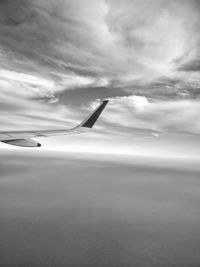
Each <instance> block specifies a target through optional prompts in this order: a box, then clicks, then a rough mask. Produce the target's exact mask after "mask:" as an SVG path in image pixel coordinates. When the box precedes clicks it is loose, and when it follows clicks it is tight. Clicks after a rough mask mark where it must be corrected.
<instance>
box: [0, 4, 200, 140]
mask: <svg viewBox="0 0 200 267" xmlns="http://www.w3.org/2000/svg"><path fill="white" fill-rule="evenodd" d="M199 21H200V13H199V3H198V1H194V0H191V1H186V0H176V1H171V0H170V1H164V0H155V1H153V3H152V1H149V0H143V1H139V0H134V1H132V0H124V1H120V0H84V1H82V0H58V1H56V2H55V1H52V0H48V1H46V0H31V1H30V0H12V1H11V0H4V1H0V35H1V40H0V60H1V69H0V85H1V87H0V96H1V100H0V102H1V109H2V113H1V114H2V115H1V122H2V124H1V128H2V129H5V128H10V129H11V128H12V127H13V128H16V127H18V128H20V127H21V125H17V124H18V122H19V121H21V122H22V124H23V125H24V127H27V128H34V127H38V126H40V127H42V128H45V127H50V128H53V127H54V128H55V127H58V126H59V127H63V125H65V122H66V118H67V119H68V120H70V121H74V123H76V122H78V121H79V120H80V117H81V116H80V114H82V113H83V115H85V114H87V113H88V112H89V111H90V110H91V109H90V105H91V104H92V103H96V102H95V100H96V99H104V98H111V99H115V101H114V102H112V101H111V104H110V107H108V108H107V110H106V114H107V115H106V116H104V115H103V117H102V119H101V121H100V122H99V126H97V129H98V131H97V132H98V134H101V135H102V136H103V133H105V132H106V134H108V135H109V131H110V134H117V133H121V134H122V133H123V131H125V132H126V134H125V135H128V136H130V135H131V133H132V132H133V131H137V130H139V131H141V132H143V133H145V134H146V133H147V135H152V134H154V136H155V135H157V132H162V133H164V132H174V133H183V132H187V133H190V134H199V120H198V114H199V111H200V110H199V102H198V99H199V94H200V90H199V88H200V86H199V26H200V25H199ZM5 114H6V115H7V117H8V119H7V122H6V119H5ZM103 124H104V125H103ZM69 125H71V124H69ZM105 126H106V127H105ZM18 128H17V129H18ZM108 129H109V130H108ZM137 133H138V135H139V132H137Z"/></svg>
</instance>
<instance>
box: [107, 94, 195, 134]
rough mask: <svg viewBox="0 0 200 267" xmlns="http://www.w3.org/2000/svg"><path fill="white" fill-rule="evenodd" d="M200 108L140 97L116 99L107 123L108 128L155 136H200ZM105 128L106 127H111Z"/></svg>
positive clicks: (181, 101) (182, 101)
mask: <svg viewBox="0 0 200 267" xmlns="http://www.w3.org/2000/svg"><path fill="white" fill-rule="evenodd" d="M199 112H200V105H199V102H198V101H196V100H193V101H191V100H172V101H155V100H148V99H147V98H145V97H141V96H131V97H123V98H120V97H119V98H116V99H115V100H113V102H111V104H110V108H109V112H108V114H107V116H106V117H104V119H105V120H106V122H107V123H108V125H109V124H110V125H112V126H113V125H115V127H116V128H117V125H123V126H124V127H128V128H129V131H128V132H129V134H130V135H131V134H132V133H133V132H134V131H135V129H141V130H148V131H149V133H150V134H155V133H158V134H159V133H161V134H165V133H189V134H200V119H199ZM108 125H106V127H107V126H108Z"/></svg>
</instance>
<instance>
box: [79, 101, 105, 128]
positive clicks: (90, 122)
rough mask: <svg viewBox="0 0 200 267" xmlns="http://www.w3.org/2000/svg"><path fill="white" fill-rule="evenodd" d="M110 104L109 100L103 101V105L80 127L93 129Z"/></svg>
mask: <svg viewBox="0 0 200 267" xmlns="http://www.w3.org/2000/svg"><path fill="white" fill-rule="evenodd" d="M108 102H109V100H103V101H102V103H101V104H100V105H99V106H98V107H97V108H96V109H95V110H94V111H93V112H92V114H90V115H89V117H88V118H87V119H85V120H84V121H83V122H82V123H81V124H80V127H85V128H92V127H93V126H94V124H95V122H96V121H97V119H98V118H99V116H100V115H101V113H102V111H103V110H104V108H105V106H106V105H107V104H108Z"/></svg>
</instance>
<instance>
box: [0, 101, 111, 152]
mask: <svg viewBox="0 0 200 267" xmlns="http://www.w3.org/2000/svg"><path fill="white" fill-rule="evenodd" d="M107 104H108V100H104V101H102V102H101V104H100V105H99V106H98V107H97V108H96V109H95V110H94V111H93V112H92V113H91V114H90V115H89V116H88V117H87V118H86V119H85V120H84V121H83V122H81V123H80V124H79V125H78V126H76V127H74V128H71V129H60V130H42V131H11V132H0V141H1V142H3V143H6V144H9V145H14V146H22V147H40V146H41V144H39V143H38V142H36V141H35V140H32V139H31V138H34V137H48V136H56V135H69V134H79V133H83V132H87V131H88V130H90V129H91V128H92V127H93V126H94V124H95V122H96V121H97V119H98V118H99V116H100V115H101V113H102V111H103V110H104V108H105V106H106V105H107Z"/></svg>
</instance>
